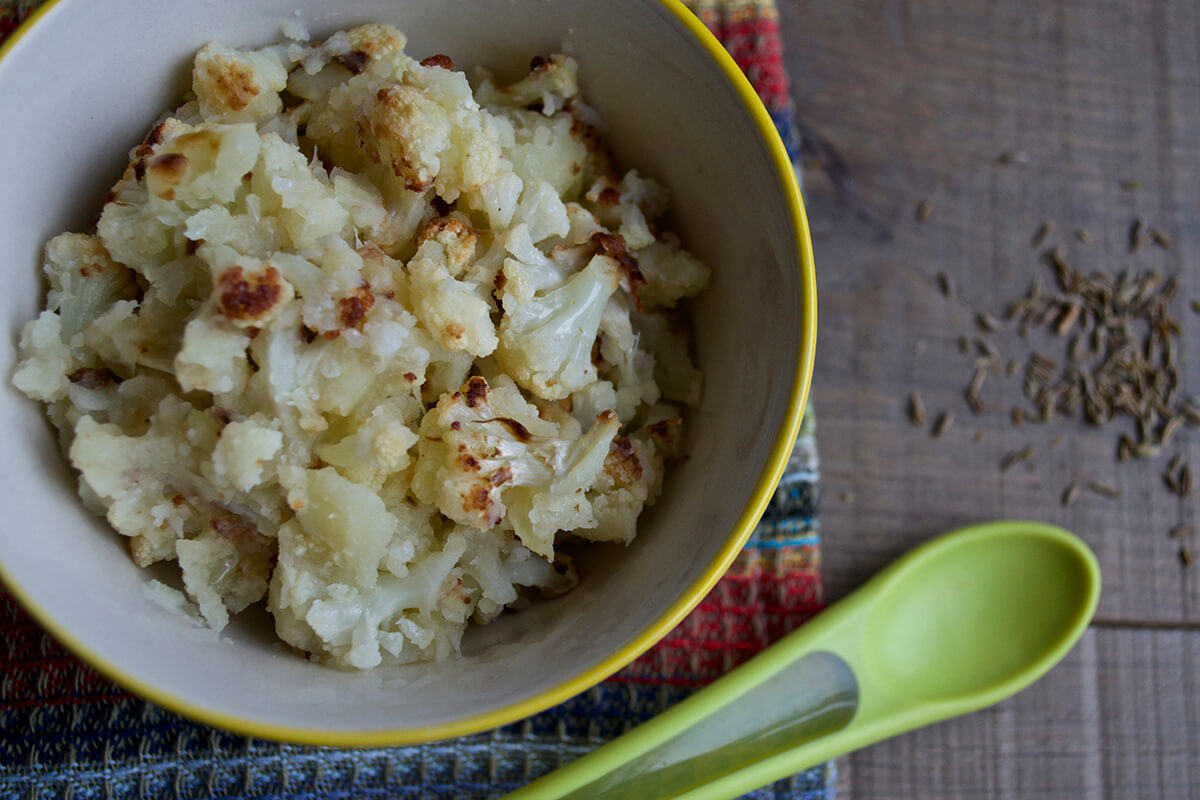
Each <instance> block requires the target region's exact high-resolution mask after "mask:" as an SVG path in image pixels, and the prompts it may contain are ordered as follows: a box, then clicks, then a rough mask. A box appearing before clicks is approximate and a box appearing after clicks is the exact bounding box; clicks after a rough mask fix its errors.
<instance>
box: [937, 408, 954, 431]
mask: <svg viewBox="0 0 1200 800" xmlns="http://www.w3.org/2000/svg"><path fill="white" fill-rule="evenodd" d="M953 424H954V412H953V411H947V412H945V413H943V414H942V416H941V418H940V419H938V421H937V425H936V426H935V427H934V429H933V435H934V436H935V437H941V435H942V434H943V433H945V432H946V431H948V430H950V426H951V425H953Z"/></svg>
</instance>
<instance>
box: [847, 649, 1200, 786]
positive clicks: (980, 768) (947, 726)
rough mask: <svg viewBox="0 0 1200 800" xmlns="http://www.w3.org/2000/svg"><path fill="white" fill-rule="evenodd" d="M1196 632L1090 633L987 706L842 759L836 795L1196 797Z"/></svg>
mask: <svg viewBox="0 0 1200 800" xmlns="http://www.w3.org/2000/svg"><path fill="white" fill-rule="evenodd" d="M1198 669H1200V637H1197V636H1196V635H1195V633H1194V632H1187V631H1163V630H1153V631H1151V630H1133V629H1095V628H1094V629H1092V630H1090V631H1088V633H1087V634H1085V636H1084V638H1083V639H1082V641H1081V642H1080V644H1079V646H1077V647H1076V649H1075V650H1074V651H1072V653H1071V654H1070V655H1068V657H1067V658H1066V660H1064V662H1063V663H1062V664H1060V665H1059V666H1058V667H1056V668H1055V669H1054V670H1053V671H1051V672H1050V673H1049V674H1048V675H1047V676H1046V677H1044V678H1043V679H1042V680H1041V681H1039V682H1038V683H1035V684H1034V685H1033V686H1032V687H1030V688H1029V689H1027V690H1026V691H1025V692H1023V693H1021V694H1019V695H1017V696H1016V697H1014V698H1011V699H1010V700H1007V701H1005V702H1004V703H1001V704H1000V705H998V706H995V707H993V708H991V709H987V710H985V711H982V712H979V713H977V714H974V715H971V716H969V717H963V718H960V719H956V720H951V721H948V722H945V723H941V724H939V725H935V726H932V727H929V728H925V729H923V730H921V731H916V732H914V733H912V734H907V735H904V736H901V737H897V738H896V739H892V740H890V741H888V742H883V743H881V744H878V745H875V746H874V747H871V748H868V749H867V750H864V751H861V752H859V753H856V754H854V755H851V756H849V757H846V758H843V759H839V761H838V778H839V786H838V789H839V796H840V797H844V798H876V797H879V798H882V797H895V798H901V797H919V798H922V800H940V799H941V798H947V799H949V798H987V800H1037V799H1038V798H1047V800H1049V798H1063V797H1071V798H1080V799H1081V800H1091V799H1092V798H1124V797H1138V798H1146V799H1150V798H1189V797H1200V739H1197V737H1196V736H1195V733H1194V732H1195V731H1196V730H1197V727H1196V726H1197V723H1198V722H1200V695H1198V694H1197V692H1196V688H1197V687H1196V682H1197V679H1196V677H1195V675H1196V672H1197V670H1198Z"/></svg>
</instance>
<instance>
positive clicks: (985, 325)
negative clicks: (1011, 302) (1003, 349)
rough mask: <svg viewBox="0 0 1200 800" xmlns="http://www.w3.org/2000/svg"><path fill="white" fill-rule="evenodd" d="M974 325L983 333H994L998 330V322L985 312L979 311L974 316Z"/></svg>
mask: <svg viewBox="0 0 1200 800" xmlns="http://www.w3.org/2000/svg"><path fill="white" fill-rule="evenodd" d="M975 324H976V325H978V326H979V329H980V330H981V331H983V332H984V333H995V332H996V331H998V330H1000V322H999V321H998V320H997V319H996V318H995V317H993V316H992V315H991V314H989V313H987V312H986V311H981V312H979V313H978V314H976V315H975Z"/></svg>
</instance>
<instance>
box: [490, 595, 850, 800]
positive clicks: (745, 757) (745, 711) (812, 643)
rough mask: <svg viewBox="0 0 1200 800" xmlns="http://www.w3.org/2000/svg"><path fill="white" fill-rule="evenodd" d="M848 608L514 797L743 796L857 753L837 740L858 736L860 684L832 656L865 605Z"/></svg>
mask: <svg viewBox="0 0 1200 800" xmlns="http://www.w3.org/2000/svg"><path fill="white" fill-rule="evenodd" d="M851 600H853V598H847V601H843V603H840V604H839V605H838V606H837V607H836V608H834V609H830V610H828V611H826V612H825V613H824V614H822V615H821V616H819V617H818V618H817V619H815V620H813V621H811V622H809V623H808V624H806V625H805V626H804V627H803V628H800V629H799V630H796V631H794V632H792V633H791V634H789V635H788V636H787V637H785V638H784V639H782V640H781V641H779V642H777V643H776V644H775V645H773V646H772V647H771V648H769V649H768V650H766V651H764V652H762V653H761V654H759V655H758V656H756V657H755V658H753V659H751V660H750V661H748V662H747V663H746V664H744V665H742V666H741V667H739V668H738V669H736V670H734V671H732V672H730V673H729V674H728V675H726V676H724V677H722V678H721V679H719V680H717V681H715V682H714V683H712V684H710V685H709V686H708V687H706V688H704V689H702V690H700V691H699V692H697V693H696V694H694V695H692V696H691V697H689V698H687V699H686V700H684V701H682V702H681V703H679V704H678V705H676V706H674V707H672V708H670V709H668V710H667V711H665V712H664V713H662V714H660V715H659V716H657V717H655V718H654V719H652V720H650V721H649V722H647V723H645V724H643V725H642V726H640V727H638V728H635V729H634V730H632V731H630V732H629V733H626V734H624V735H622V736H620V737H618V738H617V739H614V740H613V741H611V742H609V743H608V744H606V745H604V746H602V747H600V748H599V749H597V750H595V751H593V752H592V753H589V754H588V755H586V756H583V757H582V758H579V759H578V760H576V761H574V762H572V763H571V764H568V765H567V766H566V767H563V768H562V769H559V770H558V771H556V772H553V773H551V774H550V775H547V776H545V777H543V778H541V779H539V780H537V781H535V782H534V783H531V784H529V785H528V786H525V787H523V788H521V789H518V790H517V791H516V792H513V793H512V794H510V795H507V798H508V799H509V800H549V799H550V798H555V799H556V800H568V799H569V800H577V799H579V800H582V798H588V799H589V800H608V799H609V798H611V799H612V800H623V799H624V798H634V797H636V798H644V800H652V799H653V798H667V797H688V798H726V797H736V796H738V795H739V794H742V793H744V792H746V791H749V790H751V789H754V788H757V787H759V786H762V785H764V784H767V783H770V782H771V781H773V780H776V779H779V778H784V777H787V776H788V775H792V774H794V773H795V772H797V771H799V770H801V769H804V768H806V767H809V766H812V765H814V764H817V763H820V762H821V761H823V760H825V759H827V758H829V757H830V755H829V753H832V754H837V753H838V752H845V751H847V750H849V749H852V748H853V747H854V746H856V742H854V741H848V740H847V738H846V737H845V736H844V735H843V736H838V735H837V733H839V732H840V733H843V734H844V733H847V732H851V733H852V732H853V727H854V726H850V722H851V720H852V719H853V717H854V714H855V711H856V709H857V705H858V685H857V682H856V681H855V678H854V674H853V672H852V671H851V669H850V667H849V666H848V665H847V664H846V662H845V661H844V660H843V659H842V658H841V657H839V656H837V655H835V654H834V653H833V652H831V651H830V647H831V645H832V646H836V639H838V638H839V634H840V633H841V632H843V631H848V629H849V628H850V627H852V626H848V625H847V624H846V623H847V622H848V621H850V620H849V619H848V617H850V616H853V613H852V612H853V611H854V610H855V608H856V607H857V606H858V604H857V603H852V602H848V601H851ZM848 726H849V727H850V728H851V730H850V731H847V727H848ZM851 738H853V739H855V740H857V739H858V738H859V737H857V736H852V737H851ZM806 743H807V744H806Z"/></svg>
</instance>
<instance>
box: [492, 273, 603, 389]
mask: <svg viewBox="0 0 1200 800" xmlns="http://www.w3.org/2000/svg"><path fill="white" fill-rule="evenodd" d="M620 284H621V269H620V267H619V266H618V264H617V262H616V261H614V260H613V259H612V258H609V257H608V256H596V257H594V258H593V259H592V260H591V262H590V263H589V264H588V265H587V267H585V268H584V269H583V270H582V271H580V272H578V273H576V274H575V275H572V276H571V277H570V278H569V279H568V280H567V281H566V283H564V284H563V285H562V286H560V287H559V288H557V289H554V290H553V291H550V292H547V293H546V294H544V295H542V296H540V297H534V298H532V299H530V300H528V301H527V302H525V303H523V304H520V305H518V306H516V307H515V308H512V309H509V308H507V307H506V308H505V313H504V319H503V321H502V322H501V323H500V346H499V347H498V348H497V350H496V358H497V360H498V361H499V362H500V365H501V366H502V367H503V368H504V369H505V370H506V371H507V372H508V373H509V374H510V375H512V376H513V378H514V379H516V381H517V383H519V384H520V385H521V386H522V388H524V389H527V390H528V391H530V392H533V393H534V394H536V395H537V396H538V397H542V398H545V399H546V400H561V399H563V398H564V397H567V396H568V395H570V394H571V392H574V391H576V390H578V389H581V388H583V387H584V386H586V385H587V384H588V383H591V382H592V381H594V380H596V366H595V364H593V363H592V346H593V345H594V344H595V342H596V333H597V331H599V329H600V319H601V317H602V316H603V315H604V308H605V306H606V305H607V304H608V298H610V297H612V295H613V293H614V292H616V291H617V288H618V287H619V286H620Z"/></svg>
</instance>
